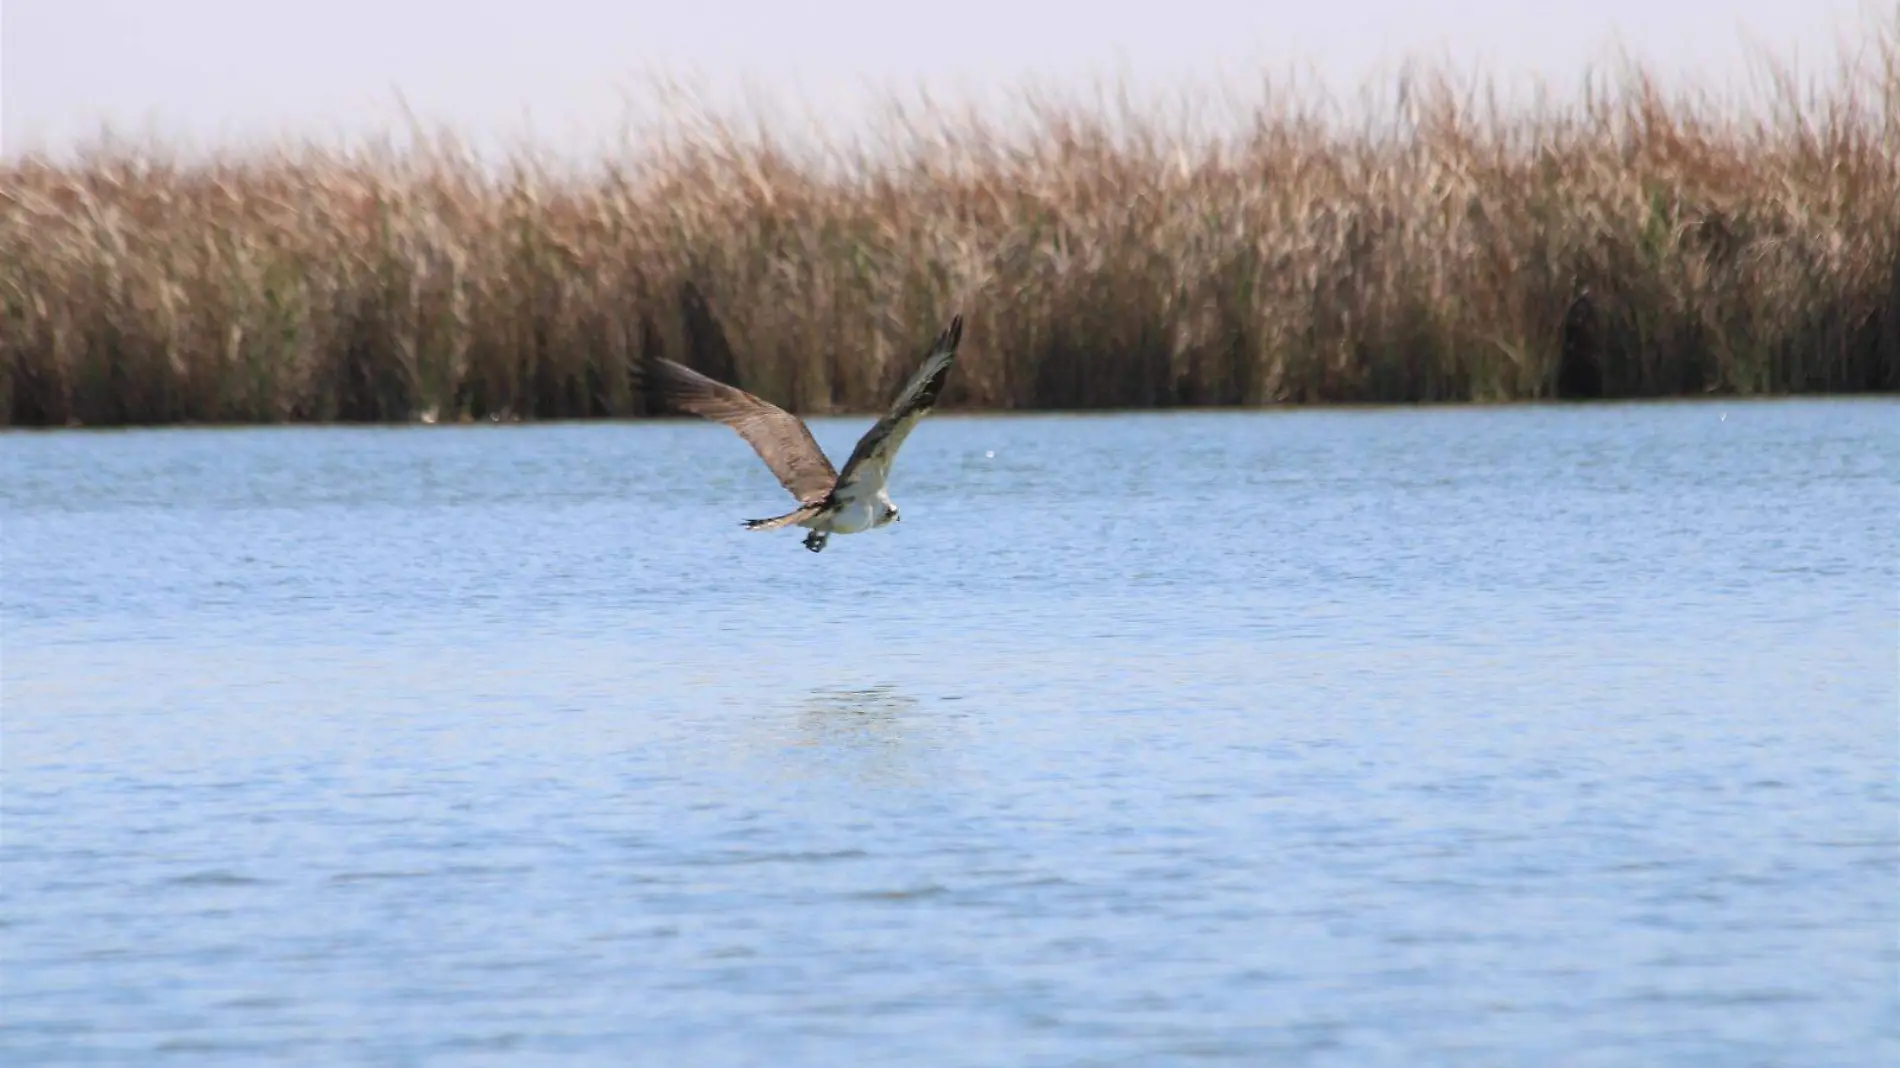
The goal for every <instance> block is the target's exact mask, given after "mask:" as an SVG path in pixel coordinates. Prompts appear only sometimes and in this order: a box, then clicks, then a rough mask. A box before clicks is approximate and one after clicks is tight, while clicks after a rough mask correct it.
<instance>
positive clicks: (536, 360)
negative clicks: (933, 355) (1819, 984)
mask: <svg viewBox="0 0 1900 1068" xmlns="http://www.w3.org/2000/svg"><path fill="white" fill-rule="evenodd" d="M1896 30H1900V25H1888V26H1883V27H1882V28H1881V31H1880V33H1879V34H1878V35H1877V37H1876V39H1875V40H1874V44H1873V55H1874V59H1873V60H1872V62H1871V63H1869V64H1866V65H1865V66H1861V67H1856V68H1855V70H1854V72H1853V73H1851V75H1850V76H1847V77H1844V78H1843V79H1842V80H1841V81H1840V83H1839V84H1838V86H1837V87H1835V88H1832V89H1828V90H1825V91H1822V92H1820V93H1818V94H1815V93H1812V92H1805V91H1803V90H1801V89H1800V88H1799V87H1797V86H1795V85H1794V84H1793V82H1792V80H1789V81H1786V82H1784V83H1783V84H1782V86H1781V88H1780V90H1779V91H1778V92H1777V93H1775V94H1773V98H1772V101H1771V103H1773V104H1774V105H1775V106H1773V107H1770V108H1768V109H1766V110H1756V111H1747V110H1744V109H1738V108H1733V107H1719V106H1717V105H1716V104H1714V103H1711V102H1709V101H1707V100H1705V99H1701V98H1695V97H1690V96H1685V95H1676V96H1669V95H1666V94H1664V93H1663V92H1661V91H1660V90H1659V89H1658V88H1657V87H1656V85H1655V83H1654V82H1653V81H1652V80H1651V79H1650V78H1648V77H1647V76H1646V75H1645V74H1643V73H1642V72H1641V71H1634V72H1631V73H1628V74H1626V75H1624V76H1622V77H1620V78H1619V79H1617V80H1614V81H1613V82H1612V83H1611V84H1609V85H1608V86H1607V87H1599V88H1597V89H1595V90H1592V91H1590V92H1588V93H1586V94H1585V95H1584V97H1583V98H1582V99H1581V100H1580V101H1578V102H1575V103H1571V104H1563V105H1559V104H1553V103H1546V104H1544V105H1542V106H1540V107H1537V108H1533V109H1530V110H1516V111H1514V110H1510V109H1506V108H1502V107H1492V106H1488V105H1485V104H1482V103H1474V102H1473V101H1474V100H1479V99H1481V98H1480V97H1477V96H1475V95H1474V94H1471V93H1469V92H1465V91H1461V90H1460V89H1459V87H1458V86H1457V85H1456V84H1455V83H1454V82H1453V80H1452V79H1450V78H1447V77H1444V76H1420V75H1417V74H1413V75H1409V76H1408V77H1407V79H1406V80H1405V83H1404V91H1403V93H1402V99H1399V100H1397V101H1394V103H1393V105H1392V108H1391V110H1390V114H1389V115H1388V116H1386V117H1384V118H1379V117H1377V116H1375V117H1374V120H1367V121H1360V122H1358V123H1356V124H1355V123H1349V122H1346V121H1343V120H1339V119H1337V118H1329V114H1330V113H1329V112H1327V111H1326V109H1325V108H1324V107H1321V106H1316V105H1311V104H1306V103H1302V102H1301V101H1300V99H1299V98H1298V97H1296V96H1289V95H1284V94H1282V95H1269V96H1267V97H1265V98H1263V99H1264V102H1263V103H1261V104H1259V105H1258V106H1257V107H1254V108H1253V109H1252V111H1251V112H1250V113H1249V114H1247V115H1245V116H1243V118H1242V121H1241V122H1240V123H1239V124H1237V125H1235V126H1232V127H1230V128H1229V129H1228V131H1227V133H1226V134H1225V135H1223V136H1203V135H1202V134H1200V133H1198V132H1196V131H1195V130H1194V129H1193V128H1192V127H1193V123H1192V122H1190V120H1189V119H1188V118H1185V117H1183V118H1170V117H1169V116H1168V113H1164V112H1162V111H1160V110H1158V109H1157V110H1155V111H1153V112H1152V113H1149V114H1146V115H1144V114H1142V113H1141V111H1140V109H1139V108H1136V109H1133V110H1128V109H1117V108H1114V107H1112V106H1109V107H1102V108H1096V107H1093V106H1091V105H1082V104H1069V105H1049V104H1044V105H1041V106H1040V107H1039V108H1037V109H1035V112H1034V114H1035V118H1034V121H1033V122H1031V123H1030V124H1029V125H1028V126H1027V128H1025V129H1014V130H1006V129H1004V128H1003V127H1000V126H997V125H993V124H990V123H987V122H985V121H984V120H982V119H980V118H967V117H966V118H951V117H949V116H947V115H938V116H936V117H935V119H934V120H931V121H921V122H920V121H913V124H912V125H910V126H909V127H907V128H906V130H905V131H904V134H905V139H904V140H903V143H902V146H901V148H900V149H899V150H897V151H895V152H887V153H883V154H873V153H870V152H846V151H843V150H834V151H832V152H831V153H830V154H829V155H828V156H823V157H813V156H809V155H803V154H800V153H798V152H795V151H793V150H791V149H789V148H787V147H784V146H783V145H782V144H775V143H774V142H773V141H772V140H770V139H769V138H764V137H757V136H742V135H740V134H739V133H737V132H735V130H736V129H737V127H736V126H734V125H729V124H725V123H722V122H720V121H717V120H707V119H700V120H690V121H682V122H681V123H680V124H678V125H675V126H674V127H672V128H671V130H670V131H669V132H667V133H666V134H665V135H664V136H655V137H653V138H651V139H647V140H643V141H641V142H638V143H637V144H636V145H634V146H633V147H631V148H629V149H628V150H627V151H626V152H625V153H624V154H622V155H619V156H616V157H614V158H611V159H608V160H606V161H605V162H604V164H603V165H602V166H600V167H598V168H594V169H592V170H584V169H580V168H555V167H553V166H551V165H548V164H547V163H546V162H545V161H544V160H541V159H538V158H536V157H534V156H533V155H532V154H523V155H520V156H518V157H516V158H513V159H511V160H508V161H506V162H505V164H504V165H503V166H500V167H494V166H489V165H487V164H484V163H483V162H482V161H480V160H478V159H476V158H475V157H474V156H473V155H472V154H469V153H466V152H461V151H457V150H455V149H454V148H452V147H444V146H443V145H442V144H440V143H435V142H427V143H421V144H419V145H418V147H415V148H411V149H404V150H402V151H384V152H369V151H342V150H328V151H326V150H319V149H315V148H304V149H275V150H271V151H268V152H257V153H250V154H226V155H224V156H222V157H217V158H212V159H208V160H202V161H196V162H183V161H179V160H176V159H168V158H165V157H162V156H159V155H156V154H153V153H150V152H135V151H130V150H110V149H107V150H100V151H97V152H95V153H94V154H92V155H90V156H87V157H85V158H82V159H80V160H78V161H77V162H68V163H55V162H50V161H47V160H43V159H25V160H18V161H14V162H12V163H9V164H6V165H5V166H4V167H0V315H3V318H0V419H4V420H6V422H7V423H9V424H11V425H61V424H69V423H79V424H85V425H102V424H130V423H169V422H179V421H192V422H254V421H265V422H268V421H281V420H299V421H325V420H408V419H412V418H416V417H418V416H419V415H421V414H422V413H434V414H435V416H436V417H439V418H442V419H444V420H448V419H456V418H484V417H503V418H557V417H585V416H612V415H626V414H641V413H642V412H643V411H644V410H645V409H644V403H643V400H642V398H640V397H639V396H638V395H637V393H636V392H635V390H634V389H633V387H632V386H631V385H630V379H629V374H628V370H629V367H630V366H631V364H632V363H633V362H634V361H636V360H637V359H638V358H639V356H640V355H641V354H642V353H643V352H647V351H661V352H664V353H666V354H669V355H672V356H675V357H676V358H682V359H685V360H687V361H688V362H692V363H695V364H697V365H699V366H702V367H708V368H710V369H712V370H714V371H716V372H718V373H720V374H723V375H730V376H732V377H734V378H735V379H736V380H737V381H738V382H740V383H741V384H743V385H744V386H745V387H747V388H749V389H752V390H754V391H755V392H759V393H762V394H764V395H767V396H769V397H772V398H774V399H777V400H780V401H781V402H784V403H787V404H788V405H789V406H791V407H794V408H796V409H798V410H802V411H807V412H823V411H835V410H845V409H849V410H866V409H871V408H875V407H877V406H878V405H880V404H881V403H883V401H884V400H885V398H886V397H887V396H888V394H889V393H890V391H891V390H892V389H893V388H894V386H895V384H896V383H897V382H898V381H899V380H900V379H901V378H902V377H903V376H904V375H905V374H906V373H908V371H909V370H910V369H911V367H912V365H913V363H914V361H915V360H916V359H917V358H918V356H919V354H920V353H921V352H922V349H923V347H924V346H925V345H926V344H927V342H928V340H929V339H930V337H931V336H932V335H934V333H935V332H936V331H937V330H938V329H939V328H940V326H941V325H942V322H943V321H944V320H945V319H946V318H947V317H948V315H949V314H950V313H951V312H952V311H953V310H960V311H962V312H963V313H964V314H965V315H966V316H967V318H968V323H969V325H968V329H967V331H966V339H965V345H964V351H965V354H966V355H965V359H964V362H963V364H962V368H961V370H960V371H959V373H958V374H957V375H956V376H954V377H953V378H952V380H951V383H950V386H949V389H948V391H947V394H946V398H945V403H946V406H949V407H982V408H1014V409H1026V408H1091V407H1135V408H1145V407H1161V406H1171V405H1226V404H1262V403H1274V402H1292V403H1309V402H1329V401H1367V402H1379V401H1457V400H1502V399H1512V398H1539V397H1633V396H1662V395H1676V394H1692V393H1701V392H1709V391H1718V392H1736V393H1783V392H1803V391H1868V390H1892V389H1895V388H1896V386H1900V47H1897V46H1900V32H1896ZM927 118H928V117H927ZM1236 131H1237V132H1236ZM689 283H690V284H689ZM693 289H697V290H698V291H699V292H703V293H704V294H706V300H705V301H703V302H701V301H694V300H691V299H683V298H682V293H683V292H686V291H689V290H693ZM722 339H723V340H722Z"/></svg>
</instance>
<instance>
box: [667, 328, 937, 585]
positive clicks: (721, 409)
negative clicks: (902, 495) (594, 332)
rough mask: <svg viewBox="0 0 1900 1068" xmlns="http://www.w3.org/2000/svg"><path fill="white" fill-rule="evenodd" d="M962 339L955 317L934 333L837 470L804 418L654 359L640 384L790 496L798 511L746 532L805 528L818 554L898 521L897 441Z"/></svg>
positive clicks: (750, 523) (933, 399)
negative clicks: (750, 452)
mask: <svg viewBox="0 0 1900 1068" xmlns="http://www.w3.org/2000/svg"><path fill="white" fill-rule="evenodd" d="M962 337H963V316H961V315H958V316H955V317H953V318H952V319H951V320H950V325H949V326H948V327H945V328H944V331H943V333H941V334H939V335H937V341H936V344H934V345H932V346H931V349H930V353H929V354H928V355H927V356H925V357H924V362H923V365H922V366H921V367H919V368H918V369H917V372H916V373H915V374H913V375H911V378H910V381H909V382H908V383H907V384H906V385H905V386H904V389H903V392H901V393H899V394H898V395H897V400H896V401H895V402H894V403H892V405H891V409H890V411H889V412H888V413H887V414H886V415H885V416H884V418H882V419H879V420H878V421H877V425H875V426H873V427H872V428H871V429H870V430H868V431H866V432H865V434H864V436H863V437H862V438H859V439H858V445H857V448H855V449H852V450H851V458H850V459H848V460H846V461H845V464H844V471H843V472H842V473H839V472H837V471H835V470H833V469H832V466H831V461H830V460H828V459H826V458H825V453H824V450H823V449H820V448H819V447H818V442H817V441H815V440H813V438H812V436H811V430H810V428H808V427H807V426H806V425H805V422H804V420H802V419H800V418H798V417H797V416H795V415H793V414H791V413H790V412H787V411H785V410H784V409H782V408H779V407H778V406H777V405H774V404H771V403H769V402H767V401H763V400H760V399H759V398H758V397H755V396H753V395H752V394H750V393H747V392H746V391H745V390H742V389H739V388H738V387H736V386H729V385H727V384H725V383H724V382H720V381H717V380H715V379H711V378H708V377H706V376H705V375H703V374H700V373H699V372H698V371H695V370H693V369H692V368H690V367H687V366H684V365H682V364H678V363H675V362H673V361H672V360H669V359H666V358H664V357H661V356H650V357H648V358H647V359H646V360H645V361H644V367H643V369H642V371H643V373H642V374H641V376H640V380H641V384H642V386H643V388H644V389H646V390H647V391H649V392H650V393H651V394H653V395H654V396H657V397H659V398H660V399H661V400H662V401H663V402H664V403H666V404H667V405H668V406H670V407H674V408H678V409H681V410H683V411H686V412H689V413H691V414H693V415H697V416H699V417H701V418H702V419H710V420H712V421H714V422H717V423H724V424H725V425H727V426H729V427H731V428H732V429H734V430H736V431H738V433H739V436H740V437H742V438H744V439H745V440H746V442H747V443H748V444H750V445H751V446H752V448H753V449H754V450H755V451H757V452H758V454H759V459H761V460H764V461H765V466H767V467H769V468H771V469H772V473H773V474H774V475H777V476H778V480H779V482H780V483H781V484H782V485H784V487H785V488H786V489H787V490H789V491H791V494H792V496H793V497H794V498H796V499H797V501H798V507H797V508H794V509H792V510H791V511H789V512H787V513H785V514H784V515H781V516H774V517H772V518H770V519H748V520H746V521H745V528H746V529H747V530H777V529H778V528H780V527H788V526H798V527H805V528H806V529H807V530H808V531H810V533H808V534H806V535H805V548H807V549H810V550H811V551H812V552H822V551H824V548H825V542H826V541H828V540H830V538H831V535H833V534H856V533H858V532H859V531H864V530H873V529H876V528H877V527H881V526H885V525H887V524H890V523H894V522H897V521H898V519H899V516H898V514H897V505H896V504H894V503H892V501H891V495H890V490H889V488H888V487H887V485H886V483H887V482H888V480H889V479H890V475H891V463H892V461H894V460H896V459H897V450H898V448H899V447H900V446H902V445H903V444H904V439H905V438H907V437H909V436H910V432H911V430H912V429H914V428H915V427H916V426H917V423H918V421H919V420H921V419H923V417H924V416H925V415H927V414H929V412H930V409H931V408H932V407H934V406H935V405H936V403H937V396H938V394H940V393H942V392H943V383H944V380H945V379H947V378H948V377H950V367H951V364H952V363H953V362H954V361H955V360H956V358H957V342H958V341H960V340H961V339H962Z"/></svg>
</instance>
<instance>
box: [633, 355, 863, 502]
mask: <svg viewBox="0 0 1900 1068" xmlns="http://www.w3.org/2000/svg"><path fill="white" fill-rule="evenodd" d="M641 372H642V373H641V374H640V376H639V378H640V385H641V387H642V388H643V389H645V390H647V391H648V392H650V393H652V394H653V395H655V396H657V397H659V398H660V399H661V400H663V401H664V402H665V403H666V404H668V405H669V406H671V407H674V408H678V409H680V410H682V411H685V412H690V413H692V414H693V415H697V416H699V417H700V418H702V419H710V420H712V421H713V422H715V423H724V424H725V425H727V426H729V427H731V428H732V429H734V430H736V431H738V433H739V436H740V437H742V438H744V439H745V440H746V442H747V443H748V444H750V445H751V446H752V448H753V450H754V451H755V452H757V453H758V454H759V459H761V460H764V461H765V466H767V467H769V468H771V469H772V473H773V474H774V475H777V476H778V480H779V483H780V484H781V485H783V486H784V487H785V488H786V489H787V490H789V491H791V494H792V496H793V497H795V498H797V499H798V501H799V502H800V503H801V504H802V503H806V502H809V501H814V500H823V499H824V497H825V495H826V494H828V493H830V492H831V487H832V486H833V485H834V484H836V483H837V481H838V473H837V472H836V471H835V470H833V469H832V466H831V461H830V460H829V459H826V457H825V451H824V450H823V449H821V448H819V447H818V442H817V441H816V440H814V439H813V438H812V436H811V430H810V429H809V428H808V427H806V426H805V423H804V420H802V419H800V418H798V417H797V416H795V415H793V414H791V413H790V412H787V411H785V410H784V409H783V408H780V407H778V406H777V405H774V404H771V403H769V402H767V401H763V400H760V399H759V398H757V397H755V396H753V395H752V394H750V393H747V392H746V391H745V390H743V389H739V388H738V387H736V386H729V385H726V384H725V383H724V382H720V381H717V380H715V379H711V378H708V377H706V376H705V375H702V374H700V373H699V372H698V371H695V370H693V369H692V368H690V367H687V366H685V365H683V364H678V363H674V362H673V361H672V360H669V359H666V358H665V357H661V356H655V357H652V358H650V359H648V360H646V361H645V363H644V366H643V367H642V368H641Z"/></svg>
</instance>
